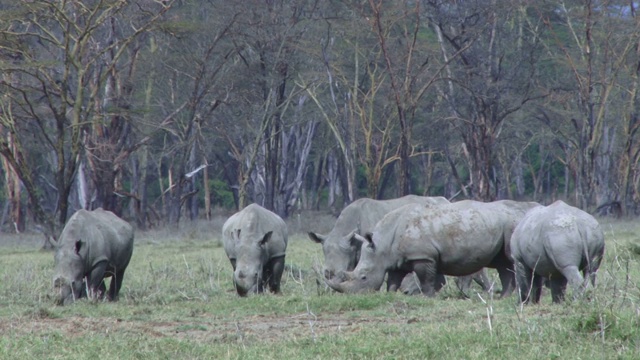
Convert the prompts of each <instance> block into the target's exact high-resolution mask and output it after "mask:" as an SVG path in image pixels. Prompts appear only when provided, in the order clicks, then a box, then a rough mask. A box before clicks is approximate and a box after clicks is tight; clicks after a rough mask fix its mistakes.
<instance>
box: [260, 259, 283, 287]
mask: <svg viewBox="0 0 640 360" xmlns="http://www.w3.org/2000/svg"><path fill="white" fill-rule="evenodd" d="M265 271H268V272H269V274H265V275H267V277H264V279H267V281H268V282H269V290H271V292H273V293H274V294H279V293H280V279H282V273H283V272H284V256H279V257H277V258H273V259H271V260H269V263H268V264H267V266H266V267H265Z"/></svg>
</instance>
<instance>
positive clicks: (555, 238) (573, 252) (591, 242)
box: [511, 200, 604, 303]
mask: <svg viewBox="0 0 640 360" xmlns="http://www.w3.org/2000/svg"><path fill="white" fill-rule="evenodd" d="M603 255H604V234H603V232H602V229H601V228H600V225H599V224H598V221H597V220H596V219H595V218H594V217H593V216H591V215H589V214H588V213H586V212H584V211H582V210H580V209H578V208H575V207H573V206H570V205H567V204H566V203H564V202H563V201H560V200H559V201H556V202H554V203H553V204H551V205H549V206H546V207H540V208H537V209H533V210H531V211H530V212H528V213H527V215H526V216H525V217H524V218H523V219H522V221H520V223H519V224H518V226H517V227H516V229H515V230H514V232H513V236H512V237H511V256H512V258H513V260H514V262H515V265H516V277H517V282H518V287H519V290H520V301H522V302H528V301H529V300H531V301H532V302H534V303H538V302H539V301H540V294H541V289H542V284H543V281H544V279H545V278H547V279H548V280H549V285H550V288H551V297H552V301H553V302H554V303H558V302H561V301H562V300H563V299H564V292H565V288H566V286H567V282H568V283H569V284H570V285H571V287H572V288H573V289H574V295H578V294H580V293H582V292H583V291H584V289H585V287H586V286H587V285H588V281H589V280H591V283H592V285H595V276H596V271H597V270H598V268H599V267H600V262H601V260H602V256H603ZM580 271H582V272H583V273H584V278H583V276H582V275H581V274H580Z"/></svg>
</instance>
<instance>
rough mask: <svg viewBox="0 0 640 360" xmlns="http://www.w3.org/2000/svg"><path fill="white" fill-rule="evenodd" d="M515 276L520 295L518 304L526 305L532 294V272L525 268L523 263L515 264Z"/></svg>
mask: <svg viewBox="0 0 640 360" xmlns="http://www.w3.org/2000/svg"><path fill="white" fill-rule="evenodd" d="M515 268H516V275H517V279H518V293H519V295H520V302H522V303H528V302H529V300H531V299H533V298H532V297H531V295H532V294H531V292H532V287H531V285H532V282H533V270H531V269H530V268H528V267H527V266H525V265H524V264H523V263H520V262H517V263H516V265H515Z"/></svg>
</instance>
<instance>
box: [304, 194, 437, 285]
mask: <svg viewBox="0 0 640 360" xmlns="http://www.w3.org/2000/svg"><path fill="white" fill-rule="evenodd" d="M408 204H421V205H423V206H439V205H442V204H449V201H448V200H447V199H445V198H443V197H427V196H417V195H407V196H404V197H401V198H397V199H390V200H374V199H369V198H361V199H358V200H356V201H354V202H353V203H351V204H349V206H347V207H345V208H344V209H343V210H342V212H341V213H340V216H338V219H337V220H336V223H335V225H334V226H333V229H331V231H330V232H329V233H328V234H326V235H321V234H317V233H314V232H309V238H310V239H311V240H313V241H315V242H316V243H319V244H321V245H322V251H323V253H324V269H323V270H324V271H323V275H324V277H325V279H327V280H331V279H333V277H334V276H335V275H336V274H338V273H341V272H344V271H352V270H353V269H355V267H356V265H357V264H358V260H359V259H360V248H361V245H362V243H361V242H360V241H359V240H357V239H356V237H355V235H356V234H359V235H364V234H365V233H367V232H370V231H373V228H374V227H375V225H376V224H377V223H378V221H380V220H382V218H383V217H384V216H385V215H386V214H388V213H389V212H391V211H393V210H395V209H398V208H400V207H402V206H404V205H408ZM407 283H409V282H407ZM396 289H397V287H396ZM394 290H395V289H394ZM409 291H412V290H411V289H410V290H409Z"/></svg>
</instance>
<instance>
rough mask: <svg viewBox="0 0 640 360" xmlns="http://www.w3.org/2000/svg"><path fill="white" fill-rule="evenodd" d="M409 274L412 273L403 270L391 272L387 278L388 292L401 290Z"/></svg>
mask: <svg viewBox="0 0 640 360" xmlns="http://www.w3.org/2000/svg"><path fill="white" fill-rule="evenodd" d="M407 274H410V273H409V272H407V271H402V270H390V271H389V272H388V276H387V291H388V292H395V291H398V289H400V288H401V286H402V280H404V278H405V276H407Z"/></svg>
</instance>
